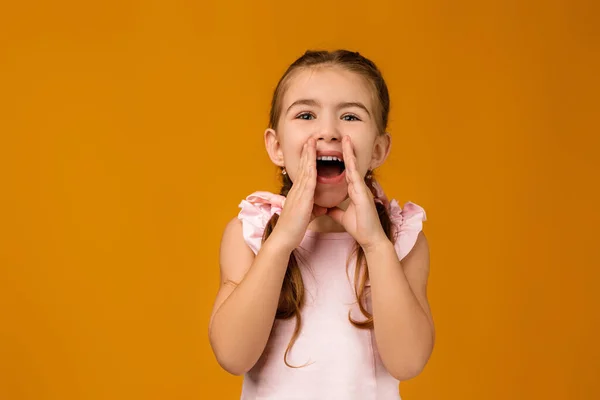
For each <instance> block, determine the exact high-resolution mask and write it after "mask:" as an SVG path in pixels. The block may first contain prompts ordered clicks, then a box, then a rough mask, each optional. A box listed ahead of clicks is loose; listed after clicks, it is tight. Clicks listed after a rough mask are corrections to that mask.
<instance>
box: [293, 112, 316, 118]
mask: <svg viewBox="0 0 600 400" xmlns="http://www.w3.org/2000/svg"><path fill="white" fill-rule="evenodd" d="M314 118H315V116H314V115H313V114H312V113H309V112H303V113H301V114H298V115H297V116H296V119H306V120H311V119H314Z"/></svg>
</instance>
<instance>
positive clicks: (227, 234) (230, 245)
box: [220, 216, 250, 258]
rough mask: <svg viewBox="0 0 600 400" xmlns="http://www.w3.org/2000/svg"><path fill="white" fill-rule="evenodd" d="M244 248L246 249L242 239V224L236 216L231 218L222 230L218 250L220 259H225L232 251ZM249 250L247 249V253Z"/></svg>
mask: <svg viewBox="0 0 600 400" xmlns="http://www.w3.org/2000/svg"><path fill="white" fill-rule="evenodd" d="M244 248H246V249H248V246H246V241H245V238H244V233H243V224H242V221H241V220H240V219H239V218H238V217H237V216H236V217H233V218H231V219H230V220H229V222H227V224H226V225H225V228H224V229H223V235H222V236H221V249H220V253H221V258H223V257H226V256H227V254H229V253H231V252H232V250H234V251H239V250H240V249H241V250H243V249H244ZM249 250H250V249H248V251H249Z"/></svg>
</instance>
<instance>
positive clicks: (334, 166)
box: [317, 156, 346, 179]
mask: <svg viewBox="0 0 600 400" xmlns="http://www.w3.org/2000/svg"><path fill="white" fill-rule="evenodd" d="M345 170H346V165H345V164H344V161H343V160H342V159H341V157H337V156H319V157H317V176H319V177H321V178H325V179H331V178H336V177H338V176H340V175H342V173H343V172H344V171H345Z"/></svg>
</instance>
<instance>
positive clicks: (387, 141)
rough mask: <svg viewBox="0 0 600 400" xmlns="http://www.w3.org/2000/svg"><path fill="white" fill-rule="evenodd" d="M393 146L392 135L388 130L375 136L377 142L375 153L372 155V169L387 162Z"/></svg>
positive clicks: (374, 147) (374, 146)
mask: <svg viewBox="0 0 600 400" xmlns="http://www.w3.org/2000/svg"><path fill="white" fill-rule="evenodd" d="M391 148H392V137H391V136H390V134H389V133H388V132H385V133H384V134H383V135H377V137H376V138H375V143H374V144H373V154H372V156H371V166H370V169H371V170H373V169H375V168H378V167H380V166H381V165H382V164H383V163H384V162H385V160H386V159H387V157H388V155H389V154H390V150H391Z"/></svg>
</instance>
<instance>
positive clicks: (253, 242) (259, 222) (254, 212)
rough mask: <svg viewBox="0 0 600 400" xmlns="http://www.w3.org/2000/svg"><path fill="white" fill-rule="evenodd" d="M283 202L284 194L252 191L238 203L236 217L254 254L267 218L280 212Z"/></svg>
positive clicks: (258, 246) (257, 248)
mask: <svg viewBox="0 0 600 400" xmlns="http://www.w3.org/2000/svg"><path fill="white" fill-rule="evenodd" d="M284 203H285V197H284V196H281V195H278V194H274V193H270V192H254V193H252V194H251V195H250V196H248V197H246V199H245V200H242V202H241V203H240V205H239V207H240V208H241V210H240V212H239V214H238V219H239V220H241V221H242V234H243V236H244V240H245V241H246V243H247V244H248V246H249V247H250V249H252V251H253V252H254V254H257V253H258V250H259V249H260V247H261V244H262V237H263V233H264V231H265V227H266V226H267V224H268V223H269V220H270V219H271V217H272V216H273V215H274V214H281V210H282V209H283V204H284Z"/></svg>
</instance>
